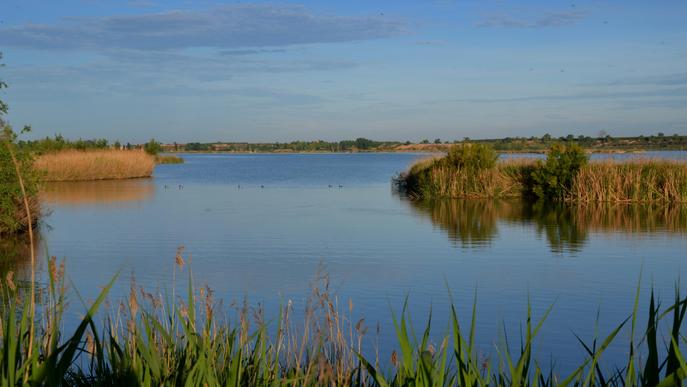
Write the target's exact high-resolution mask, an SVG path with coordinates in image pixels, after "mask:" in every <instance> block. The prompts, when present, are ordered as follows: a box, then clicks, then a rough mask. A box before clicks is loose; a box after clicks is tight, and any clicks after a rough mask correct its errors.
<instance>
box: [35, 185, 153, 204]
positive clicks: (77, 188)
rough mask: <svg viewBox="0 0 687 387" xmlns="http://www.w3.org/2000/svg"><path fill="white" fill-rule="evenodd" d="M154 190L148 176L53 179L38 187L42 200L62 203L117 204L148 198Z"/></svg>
mask: <svg viewBox="0 0 687 387" xmlns="http://www.w3.org/2000/svg"><path fill="white" fill-rule="evenodd" d="M154 193H155V184H154V183H153V181H152V180H151V179H130V180H103V181H84V182H55V183H49V184H46V185H45V186H44V187H42V189H41V199H42V200H43V201H45V202H46V203H48V204H55V205H61V206H81V205H110V206H113V205H114V206H118V205H123V204H127V203H131V202H138V201H144V200H147V199H150V198H151V197H152V196H153V194H154Z"/></svg>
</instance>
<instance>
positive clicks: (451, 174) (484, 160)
mask: <svg viewBox="0 0 687 387" xmlns="http://www.w3.org/2000/svg"><path fill="white" fill-rule="evenodd" d="M497 159H498V157H497V155H496V153H495V152H494V150H493V149H492V148H490V147H489V146H487V145H482V144H462V145H455V146H453V147H452V148H451V149H450V151H449V152H448V154H447V155H446V156H443V157H434V158H430V159H427V160H423V161H420V162H418V163H416V164H414V165H413V166H412V167H411V168H410V169H409V170H408V171H407V172H406V173H403V174H401V176H400V177H399V179H398V182H399V184H400V186H401V188H403V189H404V190H406V191H407V192H408V193H409V194H410V195H411V196H414V197H418V198H441V197H443V198H447V197H448V198H506V197H525V198H535V200H537V199H538V200H546V201H566V202H579V203H590V202H633V203H638V202H647V203H649V202H663V203H677V202H680V203H684V202H687V163H685V162H683V161H669V160H653V159H630V160H623V161H612V160H607V161H591V162H589V161H588V159H587V156H586V155H585V153H584V151H583V150H582V149H581V148H580V147H578V146H576V145H574V144H573V145H561V144H555V145H553V146H552V147H551V149H549V152H548V154H547V158H546V160H544V161H542V160H532V159H521V160H518V159H508V160H504V161H497Z"/></svg>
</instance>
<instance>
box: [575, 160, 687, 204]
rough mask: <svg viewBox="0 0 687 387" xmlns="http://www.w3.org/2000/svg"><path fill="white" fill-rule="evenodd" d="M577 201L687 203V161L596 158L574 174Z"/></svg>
mask: <svg viewBox="0 0 687 387" xmlns="http://www.w3.org/2000/svg"><path fill="white" fill-rule="evenodd" d="M569 200H572V201H574V202H582V203H589V202H682V203H684V202H687V163H685V162H684V161H668V160H648V159H640V160H631V161H622V162H620V161H612V160H608V161H597V162H591V163H589V164H588V165H586V166H585V167H583V168H582V169H581V170H580V172H579V173H578V174H577V176H576V177H575V181H574V183H573V187H572V192H571V194H570V198H569Z"/></svg>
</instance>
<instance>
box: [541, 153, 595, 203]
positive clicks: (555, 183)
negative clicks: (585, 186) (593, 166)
mask: <svg viewBox="0 0 687 387" xmlns="http://www.w3.org/2000/svg"><path fill="white" fill-rule="evenodd" d="M585 164H587V155H586V154H585V153H584V150H582V148H580V147H579V146H578V145H576V144H571V145H561V144H554V145H553V146H551V149H550V150H549V154H548V155H547V157H546V161H545V162H542V161H539V162H538V163H537V167H536V168H535V169H534V171H533V172H532V180H533V186H532V192H533V193H534V194H535V195H536V196H537V197H538V198H539V199H543V200H563V199H565V198H566V195H568V194H569V193H570V190H571V189H572V185H573V180H574V178H575V175H576V174H577V173H578V172H579V170H580V169H581V168H582V167H583V166H584V165H585Z"/></svg>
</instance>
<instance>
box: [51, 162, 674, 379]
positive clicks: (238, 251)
mask: <svg viewBox="0 0 687 387" xmlns="http://www.w3.org/2000/svg"><path fill="white" fill-rule="evenodd" d="M185 157H186V158H187V163H186V164H183V165H163V166H159V167H158V170H157V171H156V177H155V178H154V179H152V180H141V181H138V182H139V183H140V184H152V185H153V186H154V189H152V190H148V189H144V190H143V191H145V192H146V193H145V194H144V195H142V196H141V198H140V200H123V201H119V202H118V204H117V205H116V206H107V205H100V204H99V203H98V202H89V203H87V204H86V205H82V206H77V205H73V204H72V203H71V202H70V203H67V204H61V203H60V202H59V201H56V202H55V204H54V205H53V214H52V216H51V217H50V218H49V219H48V223H49V224H50V225H51V227H52V228H51V229H50V230H46V231H45V232H44V236H43V238H44V240H45V241H46V242H47V245H48V246H49V250H50V254H53V255H56V256H57V257H67V258H68V274H69V276H70V278H71V280H72V281H73V282H74V285H75V286H76V287H77V288H78V289H79V291H80V292H81V293H82V295H84V296H85V297H86V298H87V299H88V298H93V297H94V296H95V294H96V292H97V291H98V290H99V289H100V286H102V285H103V284H104V283H106V281H107V280H108V279H109V278H110V277H111V276H112V275H113V274H114V273H115V272H117V271H118V270H120V269H122V270H123V280H122V281H120V283H119V284H117V286H116V287H115V289H114V290H113V292H114V297H115V298H118V297H121V296H123V295H125V294H127V292H128V283H127V281H126V280H127V279H128V278H129V276H130V273H132V272H133V273H134V274H135V276H136V280H137V282H138V283H139V284H141V285H145V286H146V287H147V288H149V289H150V288H155V287H160V288H163V289H169V287H170V286H171V285H170V281H171V273H172V264H173V258H174V254H175V251H176V249H177V247H178V246H179V245H184V246H186V251H187V252H188V253H189V254H190V256H191V258H190V260H191V261H192V267H193V271H194V277H195V279H196V282H197V283H200V284H203V283H208V284H209V285H210V286H211V287H212V288H214V289H215V291H216V296H217V297H218V298H223V299H225V300H226V301H227V303H228V302H229V301H231V300H232V299H239V300H240V299H242V298H243V297H244V296H245V297H247V298H248V300H249V302H250V303H251V304H256V303H258V302H261V303H263V304H264V305H265V307H266V309H267V311H268V312H269V311H275V310H276V306H277V305H279V303H280V302H283V301H284V300H286V299H292V300H294V302H295V303H296V305H299V304H300V305H301V306H302V305H303V304H302V303H303V301H304V299H305V297H306V296H307V294H308V291H307V289H308V285H309V283H310V281H311V279H312V278H313V276H314V273H315V272H316V269H317V267H318V265H319V264H320V263H322V264H324V266H325V267H326V269H327V270H328V271H329V273H330V274H331V276H332V288H333V289H334V290H335V291H336V292H337V293H338V295H339V296H340V297H341V299H342V304H345V300H347V299H348V297H351V298H352V299H353V301H354V305H355V309H356V311H357V312H356V313H357V314H358V316H364V317H365V318H366V321H367V324H368V325H369V326H371V327H372V326H374V323H375V322H377V321H379V322H381V323H382V327H383V331H382V334H383V336H382V341H381V343H382V346H383V347H384V348H386V349H389V348H390V347H391V346H392V345H393V343H394V341H393V332H392V331H391V329H392V328H391V326H392V325H391V321H390V313H389V306H390V305H391V306H393V307H394V308H395V309H398V308H400V306H401V304H402V300H403V297H404V296H406V295H409V296H410V299H409V304H410V308H411V311H412V313H413V317H414V318H417V319H418V321H417V322H418V324H419V323H420V322H421V321H420V320H422V319H424V318H425V317H426V315H427V314H426V313H427V311H428V310H429V307H430V305H431V306H432V307H433V310H434V315H433V321H434V322H435V328H436V331H435V332H436V333H441V332H443V329H444V328H445V327H446V326H447V325H446V324H447V321H446V317H447V314H446V313H445V312H446V303H447V299H448V294H447V288H446V286H447V285H448V287H449V288H450V289H451V290H452V292H453V293H454V296H455V298H456V300H457V301H458V303H459V311H460V312H461V313H462V314H463V315H464V319H467V318H468V313H469V309H470V303H471V299H472V295H473V293H474V291H475V289H477V294H478V310H479V315H478V324H479V329H478V335H479V337H478V339H479V344H480V346H481V348H483V350H484V351H486V352H492V353H493V344H494V343H493V339H494V338H496V337H498V335H497V333H498V329H499V327H500V326H501V322H502V321H504V320H505V322H506V324H507V325H508V326H512V327H513V328H514V329H517V328H516V327H517V326H518V324H519V323H521V322H523V321H524V314H525V311H526V303H527V299H528V295H529V297H530V298H531V301H532V304H533V309H534V311H535V316H537V315H540V314H541V313H542V312H543V310H544V309H545V308H546V307H548V306H549V305H550V304H551V303H552V302H554V301H555V302H556V306H555V307H554V311H553V313H552V315H551V316H550V318H549V321H548V322H547V324H546V325H545V328H544V330H543V337H542V339H543V340H542V342H541V343H540V344H541V346H540V347H539V349H540V352H541V354H542V359H543V360H548V359H549V357H548V356H549V354H550V353H551V352H552V351H555V352H556V358H557V359H558V360H559V361H560V362H562V364H563V367H565V365H566V364H567V365H568V366H570V364H571V363H572V361H574V360H578V359H579V358H580V357H581V355H582V351H580V350H579V344H577V342H576V340H575V338H574V336H573V335H572V333H571V331H573V330H574V331H575V332H576V333H577V334H580V335H581V336H583V337H587V338H591V336H592V335H593V332H594V320H595V316H596V311H597V308H598V307H601V308H602V314H601V331H600V332H601V334H603V335H605V334H607V333H608V332H609V331H610V329H611V326H612V325H614V324H616V323H619V322H620V321H622V320H623V319H624V318H625V317H626V316H627V314H628V313H629V311H630V310H631V304H632V300H633V292H634V286H635V284H636V283H637V279H638V277H639V273H640V270H641V269H642V267H643V268H644V277H643V285H644V286H648V285H650V284H651V283H655V284H656V286H657V287H658V288H659V291H660V292H661V294H662V295H663V296H664V297H670V296H671V295H672V291H673V284H674V282H675V281H676V280H677V279H678V276H679V275H680V274H681V273H682V271H683V263H682V262H683V260H684V259H685V253H684V252H685V251H686V249H687V238H686V237H685V233H684V231H680V229H679V224H680V220H679V219H680V215H679V216H678V220H676V221H675V222H677V224H678V226H672V227H673V229H669V228H668V227H667V226H666V227H662V226H660V225H659V226H657V227H655V228H647V230H644V231H642V232H640V233H634V232H633V233H629V232H630V231H631V230H632V229H631V228H630V229H623V227H622V224H621V226H619V227H616V226H615V225H614V223H613V222H610V221H607V222H604V221H598V222H597V223H584V222H582V223H580V222H578V223H574V225H575V227H577V228H578V229H580V228H582V229H583V230H584V238H583V240H582V241H581V242H579V243H578V242H575V243H573V244H570V245H566V244H565V241H563V242H561V243H562V244H561V246H562V247H561V248H558V249H556V248H554V246H553V244H552V242H551V238H552V237H551V236H550V235H549V234H550V233H549V234H547V230H550V229H553V231H556V230H557V229H556V227H558V228H559V229H558V231H556V232H558V234H560V235H564V236H565V235H568V233H566V232H560V228H561V226H563V227H568V226H570V221H569V219H571V218H570V217H568V218H566V217H565V216H563V217H562V219H563V220H555V219H557V218H555V217H554V220H553V221H552V220H551V217H549V216H543V215H542V213H537V212H536V211H535V212H530V213H527V212H526V211H525V210H523V209H519V210H518V209H517V208H516V209H515V210H514V209H513V208H510V209H507V208H505V207H504V208H501V209H499V210H497V211H492V212H485V211H483V210H479V209H477V210H474V211H473V213H474V214H475V215H474V216H472V217H471V218H469V219H465V221H466V222H467V224H475V222H477V224H479V226H480V227H481V228H479V229H478V230H477V231H475V230H469V229H468V230H464V231H465V232H467V233H468V236H469V237H472V236H474V237H475V240H476V241H478V242H479V243H477V244H469V243H468V244H462V243H461V241H460V238H459V237H455V236H453V237H452V236H451V234H450V233H449V232H448V231H447V227H449V228H450V227H451V223H450V222H449V223H448V226H447V225H446V224H442V221H441V219H443V218H447V219H449V221H450V220H451V219H455V218H457V217H459V216H461V215H463V214H465V213H469V212H470V209H469V208H468V209H466V208H462V207H460V206H458V207H457V209H455V214H456V215H455V216H454V215H453V213H452V212H451V211H452V210H451V209H450V208H449V209H448V210H447V212H445V213H443V214H442V213H439V214H434V215H432V212H431V211H432V209H431V208H430V209H429V210H427V209H423V208H418V207H417V206H416V205H414V204H411V203H408V202H407V201H406V200H404V199H402V198H399V197H398V196H397V195H395V194H393V193H392V192H391V189H390V184H389V180H390V177H391V176H392V175H393V174H395V173H397V172H399V171H402V170H404V169H405V168H406V167H407V166H408V164H409V163H411V162H412V160H414V159H416V158H418V157H422V156H421V155H414V154H344V155H246V156H244V155H226V156H225V155H211V156H206V155H189V156H185ZM125 184H137V183H132V182H131V181H130V182H127V183H125ZM330 184H331V185H332V187H331V188H330V187H329V185H330ZM180 185H181V186H182V187H180ZM239 185H240V186H241V188H239V187H238V186H239ZM260 185H264V186H265V187H264V188H260ZM339 185H342V186H343V187H342V188H339V187H338V186H339ZM165 186H167V188H166V189H165ZM132 189H134V190H136V188H132ZM71 196H73V195H71V194H70V197H71ZM76 196H78V195H76ZM506 210H508V211H511V212H508V211H506ZM504 211H505V212H504ZM553 211H554V212H553V214H554V215H557V216H559V218H560V212H556V211H555V210H553ZM484 213H488V214H491V215H490V216H492V217H493V218H492V219H487V220H484V219H477V218H476V217H478V216H479V214H484ZM543 214H544V215H546V214H549V213H543ZM576 214H578V213H576ZM578 215H579V214H578ZM581 216H582V218H585V217H586V215H584V213H582V214H581ZM628 216H629V215H628ZM681 216H682V218H681V219H682V220H683V221H684V212H682V215H681ZM442 217H443V218H442ZM572 218H573V219H574V217H572ZM609 218H610V216H609ZM542 219H543V220H542ZM565 219H568V224H567V225H566V223H565ZM659 223H660V222H659ZM683 227H684V226H683ZM675 228H677V231H676V230H675ZM564 229H567V228H564ZM470 233H472V234H470ZM558 234H555V233H554V235H558ZM456 235H460V232H457V234H456ZM456 238H458V239H456ZM563 239H565V238H563ZM571 247H574V248H571ZM180 286H183V284H181V285H180ZM646 299H647V297H644V298H643V301H644V300H646ZM78 304H79V303H78V302H73V303H72V306H74V308H73V309H72V310H70V313H71V315H72V316H77V315H79V314H80V312H81V310H80V309H78ZM418 329H419V328H418ZM509 337H511V345H512V346H517V344H518V337H519V335H518V333H517V332H516V331H515V330H513V331H511V332H509ZM562 349H564V350H562ZM624 350H625V347H624V346H622V348H620V347H618V348H613V349H612V350H611V352H609V353H608V354H607V355H608V356H609V358H611V359H612V357H613V356H617V355H618V354H620V353H622V351H624ZM609 358H607V359H609Z"/></svg>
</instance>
